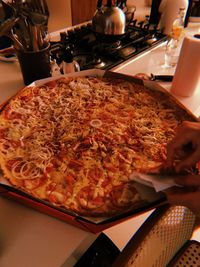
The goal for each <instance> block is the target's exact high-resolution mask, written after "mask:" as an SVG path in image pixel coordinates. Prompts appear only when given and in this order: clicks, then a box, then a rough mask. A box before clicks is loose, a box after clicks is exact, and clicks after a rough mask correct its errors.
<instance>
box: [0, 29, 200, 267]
mask: <svg viewBox="0 0 200 267" xmlns="http://www.w3.org/2000/svg"><path fill="white" fill-rule="evenodd" d="M197 31H198V32H200V25H199V24H193V25H191V27H190V31H188V34H192V33H193V32H197ZM164 47H165V46H164V45H160V46H159V47H157V48H155V49H153V50H151V51H148V52H147V53H145V54H143V55H141V56H140V57H138V58H137V59H133V60H129V61H128V62H126V63H124V64H122V65H120V66H118V67H116V68H115V69H113V70H114V71H116V72H121V73H125V74H129V75H135V74H136V73H139V72H145V73H147V74H150V73H154V74H173V73H174V70H175V69H174V68H169V69H166V68H163V63H164ZM0 73H1V78H0V103H2V102H3V101H5V100H6V99H7V98H8V97H10V96H11V95H13V94H14V93H15V92H17V91H18V90H19V89H20V88H22V87H23V86H24V85H23V81H22V75H21V72H20V68H19V65H18V62H15V63H3V62H0ZM161 85H163V86H164V87H165V88H166V89H167V90H169V91H170V83H161ZM179 100H180V101H181V102H182V103H184V104H185V105H186V106H187V108H189V109H190V110H191V111H192V112H194V113H195V115H199V114H200V86H198V88H196V92H195V94H194V96H192V97H189V98H187V97H186V98H179ZM0 210H1V212H0V225H1V227H0V266H1V267H10V266H15V267H46V266H48V267H61V266H62V267H70V266H73V263H74V262H75V261H76V259H77V258H79V257H80V255H81V254H82V253H83V252H84V251H85V250H86V249H87V247H88V246H89V244H91V242H93V240H94V239H95V238H96V237H97V235H94V234H90V233H88V232H85V231H83V230H80V229H78V228H76V227H73V226H71V225H69V224H67V223H64V222H62V221H60V220H57V219H54V218H52V217H50V216H47V215H44V214H42V213H39V212H37V211H35V210H33V209H31V208H28V207H25V206H22V205H20V204H18V203H15V202H14V201H11V200H8V199H5V198H3V197H0ZM151 212H152V211H149V212H146V213H144V214H142V215H140V216H136V217H134V218H132V219H129V220H127V221H125V222H123V223H121V224H119V225H116V226H113V227H111V228H109V229H107V230H105V231H104V233H106V234H107V235H108V236H109V237H110V238H111V239H112V240H113V242H114V243H115V244H116V245H117V246H118V247H119V249H123V247H124V246H125V245H126V243H127V242H128V241H129V239H130V238H131V236H132V235H133V234H134V233H135V232H136V231H137V229H138V228H139V227H140V225H141V224H142V223H143V222H144V221H145V219H146V218H147V217H148V216H149V215H150V214H151ZM198 235H199V233H198V232H196V233H195V234H194V238H196V239H198Z"/></svg>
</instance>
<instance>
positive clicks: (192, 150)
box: [167, 121, 200, 172]
mask: <svg viewBox="0 0 200 267" xmlns="http://www.w3.org/2000/svg"><path fill="white" fill-rule="evenodd" d="M188 147H189V149H188ZM176 159H178V160H179V161H178V162H176ZM199 160H200V123H199V122H189V121H184V122H183V123H182V125H181V126H179V127H178V129H177V134H176V136H175V137H174V139H173V140H172V141H171V142H170V143H169V144H168V146H167V167H172V166H173V167H175V170H176V172H180V171H182V170H184V169H187V168H191V167H193V166H195V164H196V163H197V162H198V161H199ZM175 162H176V164H175Z"/></svg>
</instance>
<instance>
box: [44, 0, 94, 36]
mask: <svg viewBox="0 0 200 267" xmlns="http://www.w3.org/2000/svg"><path fill="white" fill-rule="evenodd" d="M47 4H48V7H49V11H50V18H49V31H50V32H52V31H55V30H58V29H63V28H66V27H69V26H72V25H77V24H79V23H83V22H85V21H89V20H91V19H92V17H93V15H94V12H95V10H96V5H97V0H57V1H55V0H47Z"/></svg>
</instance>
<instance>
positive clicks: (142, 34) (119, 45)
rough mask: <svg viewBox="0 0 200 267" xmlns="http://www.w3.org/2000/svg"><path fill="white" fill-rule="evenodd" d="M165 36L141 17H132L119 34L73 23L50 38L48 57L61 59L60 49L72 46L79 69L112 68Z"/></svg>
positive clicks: (61, 50)
mask: <svg viewBox="0 0 200 267" xmlns="http://www.w3.org/2000/svg"><path fill="white" fill-rule="evenodd" d="M166 39H167V36H166V35H164V34H162V32H161V31H160V30H159V29H158V28H157V26H156V25H150V24H148V23H145V22H144V21H141V22H138V21H137V20H133V21H132V22H131V23H130V24H129V25H128V26H127V28H126V33H125V34H123V35H121V36H111V37H109V38H108V36H103V35H99V34H96V33H95V32H94V31H93V28H92V23H88V24H84V25H81V26H76V27H73V28H72V29H70V30H67V31H65V32H61V33H60V41H58V42H51V49H50V53H51V57H52V58H53V59H56V61H57V63H58V64H60V63H61V62H62V55H63V51H64V50H65V49H66V48H68V49H71V50H73V57H74V60H76V61H77V62H78V63H79V65H80V69H81V70H86V69H93V68H97V69H104V70H105V69H106V70H109V69H112V68H113V67H115V66H117V65H119V64H121V63H123V62H125V61H126V60H128V59H130V58H134V57H137V56H138V55H139V54H141V53H142V52H144V51H147V50H149V49H151V48H152V47H154V46H157V45H158V44H160V43H161V42H164V41H165V40H166Z"/></svg>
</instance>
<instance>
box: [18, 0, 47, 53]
mask: <svg viewBox="0 0 200 267" xmlns="http://www.w3.org/2000/svg"><path fill="white" fill-rule="evenodd" d="M42 3H43V4H42ZM21 11H22V13H23V14H24V16H26V17H27V19H29V21H30V29H31V33H32V34H31V37H32V46H33V50H34V51H39V50H40V49H42V48H44V46H45V45H46V43H45V34H46V33H45V31H46V29H45V26H47V23H48V17H49V12H48V8H47V7H46V2H43V1H41V2H40V1H37V0H35V1H34V0H32V1H31V2H26V5H25V6H24V7H22V8H21Z"/></svg>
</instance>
